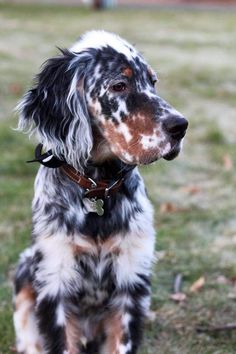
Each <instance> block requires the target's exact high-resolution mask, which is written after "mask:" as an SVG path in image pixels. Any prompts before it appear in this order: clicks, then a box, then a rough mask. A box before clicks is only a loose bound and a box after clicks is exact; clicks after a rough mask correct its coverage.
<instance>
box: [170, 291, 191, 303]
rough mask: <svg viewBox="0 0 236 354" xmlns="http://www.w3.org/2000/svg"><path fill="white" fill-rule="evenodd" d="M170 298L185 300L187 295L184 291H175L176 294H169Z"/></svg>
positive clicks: (179, 300)
mask: <svg viewBox="0 0 236 354" xmlns="http://www.w3.org/2000/svg"><path fill="white" fill-rule="evenodd" d="M170 298H171V300H173V301H176V302H182V301H184V300H186V298H187V296H186V294H184V293H176V294H171V295H170Z"/></svg>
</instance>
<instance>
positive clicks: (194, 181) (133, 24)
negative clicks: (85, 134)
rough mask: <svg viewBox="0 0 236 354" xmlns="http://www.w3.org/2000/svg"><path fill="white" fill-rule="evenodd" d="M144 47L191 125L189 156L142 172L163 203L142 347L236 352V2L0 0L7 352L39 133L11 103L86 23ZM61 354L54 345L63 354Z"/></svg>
mask: <svg viewBox="0 0 236 354" xmlns="http://www.w3.org/2000/svg"><path fill="white" fill-rule="evenodd" d="M99 28H102V29H106V30H109V31H113V32H116V33H118V34H119V35H121V36H123V37H125V38H126V39H127V40H128V41H130V42H131V43H133V44H135V45H136V46H137V48H138V49H139V50H140V51H141V52H142V53H143V55H144V56H145V58H146V59H147V60H148V61H149V62H150V64H151V65H152V66H153V68H154V69H155V70H156V71H157V73H158V76H159V79H160V82H159V84H158V86H157V90H158V93H159V95H160V96H162V97H163V98H165V99H166V100H167V101H169V102H170V103H171V104H172V105H174V106H175V107H176V108H177V109H178V110H179V111H181V112H182V113H183V114H184V115H185V116H186V117H187V118H188V119H189V122H190V126H189V130H188V134H187V137H186V139H185V144H184V149H183V152H182V154H181V155H180V156H179V157H178V158H177V159H176V160H174V161H172V162H167V161H160V162H158V163H156V164H155V165H152V166H148V167H145V168H142V169H141V172H142V175H143V176H144V178H145V181H146V184H147V188H148V191H149V194H150V197H151V200H152V202H153V204H154V206H155V213H156V214H155V222H156V229H157V230H158V232H157V246H156V255H157V257H158V258H159V262H158V263H157V264H156V265H155V267H154V272H153V299H152V309H151V313H150V319H149V321H148V322H147V324H146V332H145V337H144V343H143V346H142V350H141V354H172V353H173V354H174V353H175V354H187V353H188V354H190V353H191V354H195V353H196V354H199V353H201V354H208V353H209V354H213V353H214V354H229V353H236V216H235V214H236V195H235V194H236V193H235V190H236V176H235V165H236V60H235V58H236V2H235V1H232V0H231V1H230V0H228V1H227V0H225V1H223V0H222V1H220V0H218V1H217V0H216V1H213V0H211V1H203V0H202V1H187V0H185V1H181V0H175V1H174V0H173V1H171V0H166V1H164V0H160V1H158V0H146V1H145V0H130V1H128V0H127V1H126V0H103V1H101V0H100V1H90V2H89V1H84V2H82V1H79V0H78V1H76V0H51V1H49V0H48V1H46V0H41V1H40V0H38V1H33V0H32V1H30V0H28V1H24V2H23V1H20V0H11V1H10V0H9V1H2V2H1V1H0V333H1V336H0V353H1V354H3V353H4V354H10V353H13V352H14V334H13V327H12V319H11V318H12V302H11V296H12V275H13V271H14V267H15V265H16V262H17V259H18V257H19V253H20V252H21V250H22V249H24V248H25V247H26V246H27V245H29V243H30V231H31V199H32V195H33V181H34V177H35V174H36V171H37V168H38V166H36V165H33V164H32V165H27V164H26V163H25V161H26V160H28V159H31V158H32V156H33V154H34V146H35V142H34V141H33V140H30V141H29V139H28V137H27V136H26V135H23V134H19V133H17V132H15V131H14V130H12V129H11V128H12V127H15V126H16V122H17V117H16V116H15V115H14V114H13V108H14V106H15V105H16V103H17V102H18V100H19V99H20V97H21V96H22V94H23V93H24V92H25V91H26V89H27V88H29V87H30V84H31V80H32V77H33V76H34V75H35V74H36V73H37V72H38V71H39V68H40V65H41V64H42V63H43V62H44V61H45V60H46V59H47V58H49V57H50V56H53V55H55V54H57V52H58V50H57V49H56V46H58V47H62V48H63V47H68V46H70V45H71V44H72V43H73V42H74V41H75V40H76V38H77V37H78V36H79V35H80V34H81V33H83V32H84V31H87V30H90V29H99ZM55 354H56V353H55Z"/></svg>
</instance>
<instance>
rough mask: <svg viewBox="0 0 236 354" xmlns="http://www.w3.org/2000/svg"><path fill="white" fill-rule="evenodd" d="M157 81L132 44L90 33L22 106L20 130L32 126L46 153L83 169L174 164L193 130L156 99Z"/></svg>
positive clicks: (51, 64)
mask: <svg viewBox="0 0 236 354" xmlns="http://www.w3.org/2000/svg"><path fill="white" fill-rule="evenodd" d="M156 81H157V79H156V75H155V73H154V72H153V70H152V69H151V67H150V66H149V65H147V63H146V62H145V60H144V59H143V57H142V56H141V55H140V54H139V53H138V52H137V51H136V49H135V48H134V47H132V46H131V45H130V44H129V43H127V42H126V41H124V40H123V39H121V38H120V37H118V36H116V35H114V34H111V33H107V32H104V31H91V32H88V33H87V34H85V35H84V36H83V37H82V38H81V39H80V40H79V41H78V42H77V43H76V44H75V45H74V46H73V47H72V48H71V49H70V50H63V51H62V54H61V55H59V56H57V57H54V58H52V59H49V60H48V61H47V62H46V63H45V65H44V67H43V69H42V71H41V72H40V73H39V75H38V76H37V77H36V82H35V86H34V88H33V89H31V90H30V91H28V92H27V93H26V95H25V96H24V98H23V100H22V102H21V103H20V104H19V110H20V113H21V115H20V124H19V128H20V129H24V128H25V127H28V126H30V127H32V129H31V130H32V131H36V133H37V135H38V137H39V140H40V142H42V143H43V145H44V147H45V148H46V149H52V151H53V153H54V154H55V155H56V156H58V157H61V156H63V157H64V158H65V159H66V161H67V162H68V163H69V164H71V165H73V166H74V167H75V168H77V169H83V167H84V166H85V165H86V162H87V161H88V159H93V160H95V161H96V162H99V161H103V160H105V159H111V158H114V156H115V157H118V158H120V159H121V160H122V161H124V162H126V163H129V164H147V163H151V162H153V161H155V160H157V159H160V158H161V157H163V158H165V159H169V160H170V159H172V158H174V157H176V156H177V155H178V153H179V151H180V147H181V141H182V139H183V137H184V135H185V132H186V129H187V125H188V123H187V121H186V119H184V118H183V116H182V115H181V114H180V113H178V112H177V111H176V110H175V109H174V108H172V107H171V106H170V105H169V104H168V103H166V102H165V101H164V100H163V99H161V98H160V97H159V96H158V95H157V93H156V90H155V87H154V86H155V82H156Z"/></svg>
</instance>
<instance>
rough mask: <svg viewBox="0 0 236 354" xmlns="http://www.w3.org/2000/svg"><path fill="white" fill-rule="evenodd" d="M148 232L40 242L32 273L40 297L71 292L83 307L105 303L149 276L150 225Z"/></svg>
mask: <svg viewBox="0 0 236 354" xmlns="http://www.w3.org/2000/svg"><path fill="white" fill-rule="evenodd" d="M145 228H147V225H145ZM148 229H149V232H147V229H145V230H141V229H140V228H138V230H136V232H134V230H133V231H132V232H129V233H127V234H125V235H123V234H116V235H112V236H111V237H109V238H108V239H106V240H105V241H101V240H99V238H98V239H97V240H96V242H95V241H94V240H92V239H91V238H86V237H85V236H81V235H75V237H74V238H73V240H69V239H68V238H66V237H63V235H54V236H51V237H50V238H46V239H41V240H40V241H39V242H38V243H37V246H36V249H37V250H38V251H39V252H40V253H41V254H42V257H41V259H40V263H39V264H38V265H36V268H37V272H36V274H35V276H36V284H39V292H40V294H41V296H42V297H43V296H44V294H45V295H46V294H47V295H52V296H57V295H58V294H59V293H60V294H64V295H65V296H66V295H68V294H70V293H71V292H72V291H73V292H75V293H77V294H79V297H80V298H81V301H83V302H84V304H87V305H91V304H93V305H101V304H102V303H104V304H105V303H106V301H107V300H108V298H109V297H110V296H111V294H113V292H114V291H116V289H119V288H122V287H123V286H125V285H129V284H133V283H135V282H138V281H139V276H140V274H143V275H149V273H150V268H151V263H152V261H153V250H154V232H153V228H152V226H151V225H149V227H148Z"/></svg>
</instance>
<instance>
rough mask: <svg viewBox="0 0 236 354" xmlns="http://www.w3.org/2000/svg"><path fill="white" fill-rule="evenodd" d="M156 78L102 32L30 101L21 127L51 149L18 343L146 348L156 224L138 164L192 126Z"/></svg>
mask: <svg viewBox="0 0 236 354" xmlns="http://www.w3.org/2000/svg"><path fill="white" fill-rule="evenodd" d="M156 81H157V78H156V75H155V73H154V72H153V70H152V69H151V67H150V66H149V65H147V63H146V62H145V60H144V59H143V57H142V56H141V55H140V54H139V53H138V52H137V50H136V49H135V48H134V47H133V46H131V45H130V44H129V43H128V42H126V41H125V40H123V39H121V38H120V37H118V36H117V35H114V34H112V33H107V32H104V31H91V32H88V33H86V34H85V35H84V36H82V37H81V38H80V39H79V41H78V42H76V43H75V44H74V45H73V46H72V47H71V48H70V49H69V50H62V51H61V53H60V55H58V56H56V57H54V58H51V59H49V60H48V61H47V62H46V63H45V64H44V66H43V68H42V70H41V72H40V73H39V74H38V76H37V77H36V79H35V84H34V87H33V88H32V89H31V90H29V91H28V92H27V93H26V95H25V96H24V98H23V100H22V102H21V103H20V104H19V106H18V108H19V111H20V121H19V129H20V130H26V129H27V130H28V131H29V132H30V133H31V134H32V133H36V135H37V137H38V140H39V142H40V143H41V144H42V146H43V148H44V150H46V151H47V150H49V152H47V153H45V154H42V153H41V152H40V151H38V154H37V158H36V160H38V161H40V162H41V163H42V164H43V165H44V166H41V167H40V169H39V172H38V175H37V177H36V181H35V196H34V200H33V230H32V245H31V247H30V248H28V249H27V250H26V251H25V252H23V253H22V255H21V258H20V263H19V266H18V269H17V272H16V277H15V295H14V305H15V306H14V307H15V308H14V325H15V330H16V336H17V351H18V352H19V353H24V354H43V353H48V354H82V353H88V354H95V353H100V354H135V353H136V352H137V349H138V347H139V344H140V338H141V332H142V325H143V322H144V319H145V315H146V314H147V311H148V309H149V304H150V272H151V265H152V262H153V258H154V257H153V253H154V243H155V231H154V228H153V209H152V206H151V204H150V202H149V200H148V198H147V196H146V192H145V187H144V183H143V180H142V178H141V177H140V174H139V172H138V170H137V168H136V165H137V164H149V163H151V162H153V161H156V160H158V159H160V158H162V157H163V158H165V159H167V160H171V159H173V158H175V157H176V156H177V155H178V153H179V151H180V148H181V141H182V138H183V137H184V135H185V132H186V129H187V125H188V123H187V121H186V119H184V118H183V116H182V115H181V114H180V113H178V112H177V111H176V110H175V109H174V108H172V107H171V106H170V105H169V104H168V103H166V102H165V101H164V100H163V99H161V98H160V97H159V96H158V95H157V93H156V90H155V87H154V86H155V82H156ZM40 149H41V147H40ZM40 149H39V150H40ZM51 167H54V168H51Z"/></svg>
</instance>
